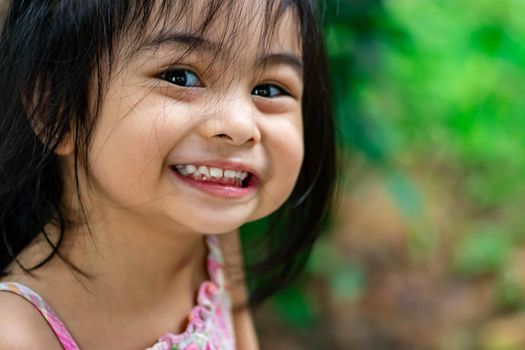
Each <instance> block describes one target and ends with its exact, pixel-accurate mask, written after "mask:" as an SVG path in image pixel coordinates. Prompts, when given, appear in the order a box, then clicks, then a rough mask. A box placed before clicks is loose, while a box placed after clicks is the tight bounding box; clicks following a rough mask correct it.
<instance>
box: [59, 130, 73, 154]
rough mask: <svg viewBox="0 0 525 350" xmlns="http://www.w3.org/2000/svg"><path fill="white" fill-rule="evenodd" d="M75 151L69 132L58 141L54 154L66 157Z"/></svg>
mask: <svg viewBox="0 0 525 350" xmlns="http://www.w3.org/2000/svg"><path fill="white" fill-rule="evenodd" d="M74 150H75V142H74V138H73V136H72V134H71V132H69V133H67V135H66V136H65V137H64V138H63V139H62V141H60V143H59V144H58V145H57V147H56V148H55V154H56V155H57V156H63V157H64V156H68V155H70V154H72V153H73V151H74Z"/></svg>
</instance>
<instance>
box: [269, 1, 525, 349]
mask: <svg viewBox="0 0 525 350" xmlns="http://www.w3.org/2000/svg"><path fill="white" fill-rule="evenodd" d="M321 8H322V10H323V11H322V13H323V23H324V27H325V33H326V39H327V49H328V53H329V58H330V70H331V76H332V85H333V96H334V107H335V112H336V117H337V127H338V132H339V137H340V144H341V147H342V151H343V153H344V155H345V159H346V160H347V162H348V164H347V165H346V172H345V178H346V179H345V192H344V194H343V197H342V200H341V208H340V209H339V212H338V213H337V214H336V219H335V228H334V229H333V230H332V232H331V233H330V234H329V235H327V236H325V237H324V238H323V239H322V240H321V241H320V242H319V244H318V245H317V247H316V249H315V250H314V252H313V256H312V258H311V260H310V262H309V265H308V270H307V274H306V276H305V278H303V279H301V280H300V281H299V282H298V283H297V284H295V285H294V286H292V288H291V289H290V290H289V291H286V292H285V293H284V294H283V295H282V296H280V297H278V298H277V299H276V302H275V303H273V304H272V305H273V306H274V308H275V309H276V310H280V311H279V314H280V315H284V316H283V317H284V318H283V319H284V320H285V321H284V322H285V324H286V325H289V326H291V327H292V329H305V328H306V329H309V331H310V334H314V335H315V334H317V333H316V330H319V329H321V330H322V332H323V333H322V334H321V335H319V334H317V337H320V338H321V340H320V341H318V342H316V343H314V344H325V345H326V344H329V346H330V348H334V349H444V350H449V349H450V350H453V349H457V350H465V349H487V350H503V349H510V350H512V349H525V335H524V333H523V332H522V329H523V327H525V269H523V268H522V267H523V266H524V264H525V230H523V227H525V215H523V214H522V213H521V209H522V208H523V207H525V186H524V185H523V181H522V179H523V178H524V176H525V157H524V156H523V155H522V150H523V149H524V146H525V117H524V116H523V115H522V114H523V111H525V99H524V98H523V97H522V95H523V92H524V91H525V21H523V20H522V19H521V16H522V14H523V13H525V1H522V0H326V1H322V5H321ZM263 333H264V332H263ZM280 339H281V340H282V339H284V336H283V335H282V334H281V338H280ZM268 344H270V343H268ZM275 344H277V343H275ZM296 344H300V345H298V347H297V348H298V349H305V348H311V349H316V348H320V347H319V346H318V345H312V344H313V343H311V342H309V341H308V340H304V341H299V340H297V341H296ZM269 348H275V349H277V348H278V347H276V346H274V345H273V343H272V346H269ZM283 348H286V349H292V348H293V347H291V345H290V343H287V345H286V347H283ZM321 348H324V347H321Z"/></svg>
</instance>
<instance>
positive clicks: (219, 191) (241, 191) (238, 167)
mask: <svg viewBox="0 0 525 350" xmlns="http://www.w3.org/2000/svg"><path fill="white" fill-rule="evenodd" d="M189 164H192V165H194V166H196V167H199V166H201V165H204V166H207V167H216V168H221V169H226V170H235V171H246V172H248V173H250V176H251V179H250V181H249V184H248V186H247V187H237V186H232V185H224V184H218V183H213V182H206V181H195V180H193V179H192V178H191V177H187V176H183V175H181V174H179V173H178V172H177V171H176V170H175V169H174V168H175V165H189ZM170 170H171V172H172V173H173V174H174V175H175V177H176V178H177V179H179V180H181V181H182V182H183V183H185V184H187V185H189V186H191V187H193V188H196V189H198V190H201V191H203V192H206V193H209V194H212V195H214V196H219V197H223V198H230V199H240V198H244V197H247V196H249V195H252V194H253V193H254V192H255V191H256V190H257V187H258V185H259V177H258V175H257V173H256V172H255V170H254V169H253V168H252V167H251V166H249V165H247V164H245V163H242V162H229V161H215V160H212V161H202V162H194V161H189V162H181V163H175V164H172V165H170Z"/></svg>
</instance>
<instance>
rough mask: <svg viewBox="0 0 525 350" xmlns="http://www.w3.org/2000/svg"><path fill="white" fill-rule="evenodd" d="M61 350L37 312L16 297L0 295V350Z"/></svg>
mask: <svg viewBox="0 0 525 350" xmlns="http://www.w3.org/2000/svg"><path fill="white" fill-rule="evenodd" d="M7 349H10V350H12V349H20V350H25V349H28V350H29V349H46V350H47V349H49V350H54V349H62V346H61V345H60V343H59V342H58V339H57V337H56V336H55V334H54V333H53V331H52V330H51V327H50V326H49V325H48V323H47V322H46V320H45V319H44V318H43V317H42V315H41V314H40V313H39V312H38V310H37V309H36V308H35V307H34V306H33V305H31V304H30V303H29V302H28V301H26V300H24V299H23V298H21V297H20V296H18V295H15V294H12V293H8V292H1V293H0V350H7Z"/></svg>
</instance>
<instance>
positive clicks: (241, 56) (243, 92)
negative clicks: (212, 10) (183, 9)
mask: <svg viewBox="0 0 525 350" xmlns="http://www.w3.org/2000/svg"><path fill="white" fill-rule="evenodd" d="M241 6H244V5H241ZM245 7H246V8H244V9H242V11H243V15H245V16H246V17H245V18H246V20H243V21H242V22H243V23H244V24H242V25H241V26H240V27H238V28H232V25H231V24H232V23H231V21H232V19H229V20H226V19H223V18H222V17H221V15H219V16H218V17H217V18H216V20H215V21H213V23H211V25H210V27H209V28H208V29H207V30H206V32H205V33H204V34H202V35H200V36H199V37H195V36H194V35H193V34H192V33H194V31H193V28H191V27H189V26H188V25H186V24H184V23H183V22H186V23H199V18H191V19H188V20H186V21H184V20H181V21H179V23H180V24H176V25H175V26H174V27H172V28H170V30H169V31H166V28H163V30H159V29H158V28H156V29H154V30H152V33H151V34H150V35H148V38H149V39H148V40H147V41H148V42H147V43H146V44H145V45H143V46H142V47H141V48H140V50H136V51H134V52H133V53H131V54H130V56H129V57H130V59H129V60H126V62H122V63H120V64H119V63H118V62H117V64H116V67H115V69H114V72H115V74H114V75H113V77H112V78H111V79H110V81H109V83H108V89H107V94H106V95H105V97H104V100H103V103H102V106H101V111H100V114H99V116H98V119H97V122H96V126H95V130H94V134H93V138H92V143H91V145H90V149H89V153H88V164H89V169H88V170H89V176H88V178H87V180H86V179H83V178H81V181H80V190H81V193H82V194H84V197H85V198H84V202H85V205H86V207H87V209H88V212H89V213H90V214H89V215H100V216H101V217H103V218H104V219H105V220H114V218H117V217H118V218H119V219H118V220H129V222H134V223H135V224H137V225H144V226H145V227H150V228H153V227H156V228H157V229H160V230H168V231H169V230H180V231H186V232H200V233H221V232H227V231H231V230H233V229H235V228H238V227H239V226H240V225H242V224H244V223H246V222H249V221H252V220H255V219H258V218H261V217H264V216H266V215H268V214H270V213H271V212H273V211H275V210H276V209H278V208H279V207H280V206H281V205H282V204H283V203H284V202H285V200H286V199H287V198H288V196H289V195H290V193H291V191H292V189H293V187H294V184H295V181H296V179H297V176H298V174H299V171H300V168H301V163H302V160H303V153H304V148H303V130H302V113H301V99H302V88H303V80H302V69H301V47H300V44H299V39H298V38H299V34H298V31H297V23H296V21H295V18H294V16H295V15H294V13H293V11H292V10H291V9H289V10H287V12H286V13H285V14H284V15H283V17H282V18H281V19H280V20H279V22H278V25H277V26H276V27H275V29H274V33H273V35H272V36H271V39H270V40H268V43H267V45H263V47H261V45H260V42H261V41H262V40H263V38H265V34H266V33H263V32H262V31H261V29H260V28H261V27H264V26H262V25H261V21H263V14H262V13H257V12H256V11H252V10H250V9H249V8H248V6H247V5H246V6H245ZM194 12H195V13H200V12H199V11H194ZM239 30H241V31H240V33H242V34H239V32H237V31H239ZM123 42H125V40H123ZM190 43H191V45H190ZM67 157H68V158H69V162H68V163H69V164H72V161H71V159H72V157H73V156H72V155H71V154H69V155H68V156H67ZM69 173H71V169H69ZM80 173H81V174H83V172H82V171H80ZM66 188H67V187H66ZM70 191H71V189H70Z"/></svg>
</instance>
